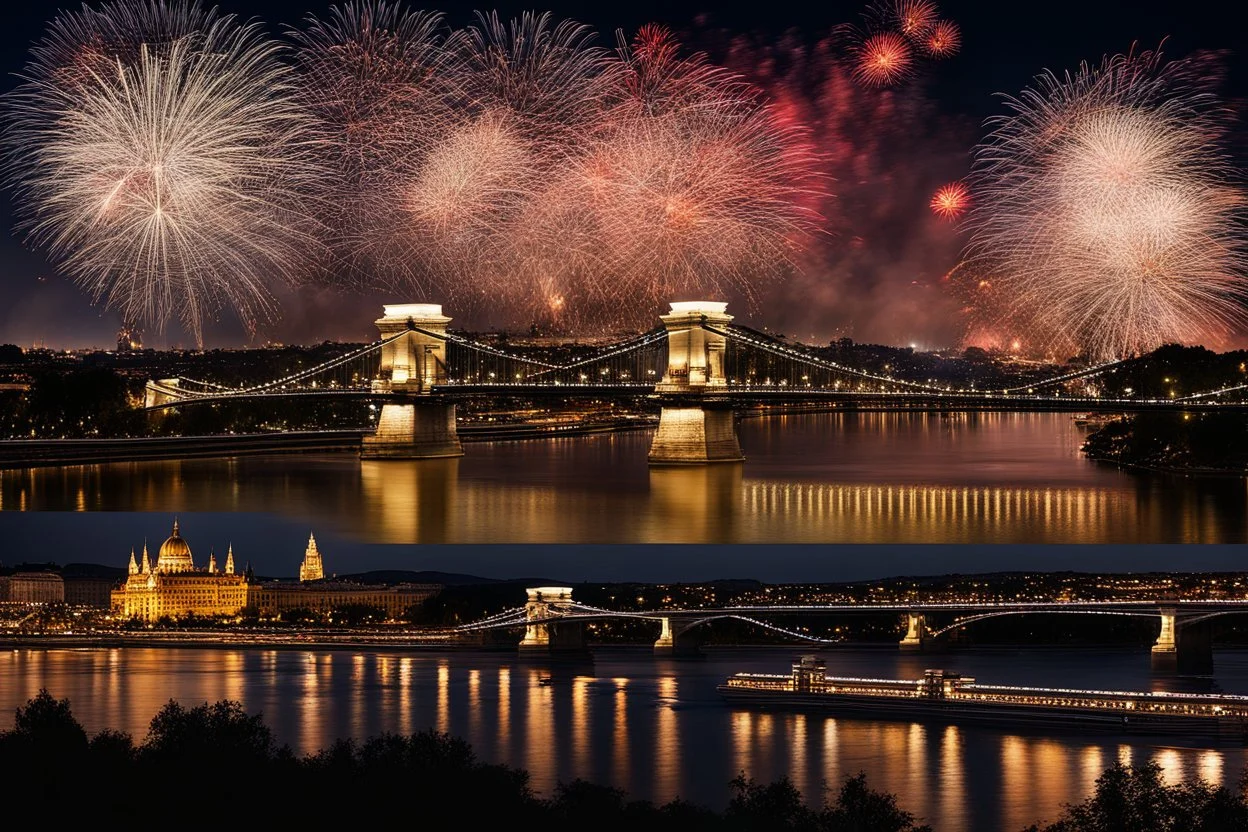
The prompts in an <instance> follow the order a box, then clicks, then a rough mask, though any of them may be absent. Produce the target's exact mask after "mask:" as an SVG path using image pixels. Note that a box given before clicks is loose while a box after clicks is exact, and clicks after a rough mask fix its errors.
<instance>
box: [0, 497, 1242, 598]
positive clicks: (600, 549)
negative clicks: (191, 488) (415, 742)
mask: <svg viewBox="0 0 1248 832" xmlns="http://www.w3.org/2000/svg"><path fill="white" fill-rule="evenodd" d="M172 523H173V515H172V514H165V513H149V512H121V511H87V512H59V511H36V512H18V511H4V512H0V540H3V541H4V545H3V547H0V565H5V566H12V565H14V564H16V563H19V562H23V561H25V562H32V563H41V562H46V561H55V562H57V563H60V564H66V563H99V564H104V565H107V566H115V567H119V568H120V567H124V566H125V565H126V562H127V560H128V559H129V557H130V548H131V547H132V546H133V547H134V548H135V549H136V551H137V550H141V549H142V546H143V541H144V540H145V539H146V540H147V543H148V547H149V552H150V553H151V556H152V557H153V558H155V557H156V552H157V550H158V549H159V548H160V544H161V543H162V542H164V540H165V538H166V537H168V535H169V530H170V526H171V525H172ZM179 523H180V527H181V534H182V536H183V537H184V538H185V539H186V541H187V542H188V543H189V544H190V546H191V550H192V553H193V555H194V558H195V562H196V564H197V565H199V566H201V567H202V566H203V565H204V564H206V563H207V561H208V553H209V551H210V550H212V551H215V553H216V555H217V561H218V563H224V561H225V551H226V547H227V546H229V545H230V544H231V543H232V544H233V545H234V556H235V560H236V562H237V565H238V568H239V569H240V570H241V569H242V568H243V567H244V566H245V565H246V564H251V565H252V567H253V568H254V569H255V570H256V572H257V574H259V575H262V576H265V577H292V576H295V575H297V574H298V572H299V563H300V561H301V560H302V559H303V551H304V547H305V546H306V545H307V542H308V532H309V531H313V532H315V534H316V542H317V548H318V550H319V551H320V552H321V556H322V557H323V558H324V562H325V571H326V573H327V574H329V573H336V574H339V575H345V574H352V573H358V572H365V571H369V570H377V569H403V570H414V571H424V570H432V571H440V572H452V573H457V574H465V575H475V576H478V577H483V578H496V579H513V578H514V579H520V578H527V579H536V580H543V581H558V582H571V583H577V582H583V581H603V582H611V581H620V582H628V581H640V582H656V583H663V582H695V581H708V580H716V579H720V578H742V579H755V580H761V581H764V582H767V583H785V582H794V583H799V582H834V581H857V580H870V579H874V578H883V577H890V576H898V575H939V574H952V573H963V574H973V573H983V572H1009V571H1025V570H1030V571H1057V572H1060V571H1076V572H1150V571H1157V572H1172V571H1175V570H1179V571H1191V572H1201V571H1210V572H1242V571H1244V547H1243V546H1242V545H1201V546H1192V545H1182V544H1158V545H1149V546H1126V545H1115V544H1104V545H927V546H915V545H889V544H874V545H873V544H862V545H858V544H842V545H836V546H817V545H785V546H760V545H735V546H723V545H703V544H673V545H666V544H648V545H572V544H567V545H560V546H550V545H517V544H504V543H500V544H498V545H472V544H461V545H454V544H421V545H393V544H376V543H365V542H362V541H360V540H358V539H354V538H352V537H349V536H345V535H337V534H334V533H332V532H330V531H329V530H327V529H325V528H313V529H309V528H308V526H307V524H306V522H305V521H301V520H296V519H294V518H291V517H287V516H283V515H279V514H270V513H264V512H215V513H214V512H190V513H188V512H183V513H182V514H181V515H179Z"/></svg>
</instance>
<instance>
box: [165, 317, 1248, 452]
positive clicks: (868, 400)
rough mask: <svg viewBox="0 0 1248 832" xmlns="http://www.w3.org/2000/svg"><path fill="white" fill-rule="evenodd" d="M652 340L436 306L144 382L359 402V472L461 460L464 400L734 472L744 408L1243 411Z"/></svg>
mask: <svg viewBox="0 0 1248 832" xmlns="http://www.w3.org/2000/svg"><path fill="white" fill-rule="evenodd" d="M661 320H662V324H663V325H662V326H661V327H658V328H656V329H654V330H651V331H649V332H646V333H643V334H641V335H639V336H636V337H633V338H630V339H627V340H625V341H622V342H620V343H617V344H611V345H608V346H606V347H603V348H601V349H599V350H598V351H596V352H595V353H593V354H592V355H588V356H585V357H582V358H578V359H575V360H572V361H567V362H565V363H562V364H554V363H550V362H549V361H545V360H542V359H539V358H536V357H534V356H531V355H525V354H523V353H522V352H520V351H516V350H515V349H511V350H507V349H503V348H500V347H499V346H496V345H493V344H488V343H484V342H481V341H474V340H471V339H469V338H466V337H463V336H460V335H456V334H454V333H452V332H450V331H449V330H448V329H447V326H448V324H449V323H450V321H451V319H450V318H449V317H446V316H445V315H443V314H442V307H441V306H439V305H436V304H407V305H396V306H387V307H385V314H384V316H383V317H382V318H380V319H379V320H378V321H377V326H378V328H379V330H380V332H381V339H380V340H379V341H377V342H376V343H373V344H370V345H368V346H367V347H364V348H362V349H360V350H356V351H355V352H352V353H348V354H346V355H343V356H340V357H338V358H335V359H332V360H331V361H328V362H325V363H323V364H320V365H317V366H315V367H311V368H308V369H305V370H300V371H298V372H295V373H292V374H290V375H288V376H286V377H284V378H280V379H273V380H270V381H266V382H262V383H259V384H253V385H250V386H243V387H229V386H225V385H221V384H218V383H214V382H209V381H201V380H193V379H187V378H173V379H161V380H153V381H150V382H148V385H147V396H146V406H147V408H148V409H149V410H151V411H159V410H165V409H169V408H179V407H189V406H193V405H199V406H203V405H212V404H217V403H222V402H229V401H250V400H260V399H265V398H292V397H342V396H347V397H360V398H369V399H374V400H378V401H381V402H382V408H381V414H380V416H379V417H378V420H377V425H376V430H375V432H374V434H373V435H371V436H366V437H365V440H364V447H363V451H362V455H363V456H364V457H365V458H384V459H395V458H404V459H421V458H436V457H450V456H459V455H461V454H462V453H463V450H462V446H461V444H460V440H459V436H458V433H457V430H456V423H455V403H456V401H459V400H462V399H464V398H466V397H474V396H492V397H500V396H501V397H506V396H521V397H536V396H555V397H561V398H568V397H578V396H579V397H586V396H592V397H593V398H595V399H603V398H613V397H639V396H646V397H654V398H655V399H657V402H658V404H659V405H660V420H659V427H658V430H657V431H656V432H655V435H654V440H653V442H652V444H651V446H650V452H649V460H650V462H651V464H655V465H669V464H697V463H707V462H735V461H739V460H741V459H742V454H741V448H740V446H739V443H738V440H737V430H736V426H735V424H734V418H733V411H734V409H735V408H738V407H742V406H745V405H748V404H751V403H760V402H761V403H801V402H822V403H837V404H842V405H846V406H889V407H897V408H906V409H911V410H1011V411H1017V410H1062V411H1075V410H1085V409H1089V408H1099V409H1113V410H1163V411H1165V410H1170V411H1178V410H1202V409H1226V408H1248V402H1246V401H1244V400H1243V396H1242V395H1237V394H1242V393H1243V391H1244V390H1245V389H1248V385H1240V386H1236V387H1230V388H1226V389H1221V390H1211V391H1207V392H1203V393H1199V394H1195V395H1190V396H1185V397H1183V398H1176V399H1139V398H1111V397H1103V396H1093V395H1070V394H1069V393H1063V389H1062V388H1063V386H1064V385H1069V384H1071V383H1074V382H1078V381H1081V380H1085V379H1091V378H1094V377H1096V376H1099V375H1102V374H1105V373H1112V372H1114V371H1115V370H1116V368H1117V367H1118V366H1119V365H1120V363H1121V362H1114V363H1109V364H1102V365H1098V366H1094V367H1088V368H1085V369H1081V370H1077V371H1075V372H1069V373H1064V374H1062V375H1058V376H1054V377H1052V378H1048V379H1044V380H1042V381H1037V382H1033V383H1030V384H1028V385H1026V386H1024V387H1006V388H1000V389H992V390H976V389H974V388H973V387H968V388H955V387H953V386H951V385H944V386H942V385H937V384H932V383H929V382H920V381H913V380H908V379H904V378H899V377H895V376H890V375H885V374H881V373H878V372H873V371H870V370H865V369H861V368H855V367H850V366H847V365H844V364H840V363H837V362H834V361H830V360H828V359H826V358H823V357H821V356H819V355H818V354H816V353H814V352H812V351H810V350H809V349H807V348H805V347H802V346H800V345H794V344H790V343H788V342H786V341H785V340H783V339H780V338H776V337H774V336H772V335H769V334H767V333H764V332H759V331H757V330H753V329H750V328H748V327H743V326H740V325H737V324H733V323H732V316H731V315H729V314H727V312H726V304H724V303H715V302H687V303H673V304H672V306H671V311H670V312H669V313H668V314H666V315H663V316H661Z"/></svg>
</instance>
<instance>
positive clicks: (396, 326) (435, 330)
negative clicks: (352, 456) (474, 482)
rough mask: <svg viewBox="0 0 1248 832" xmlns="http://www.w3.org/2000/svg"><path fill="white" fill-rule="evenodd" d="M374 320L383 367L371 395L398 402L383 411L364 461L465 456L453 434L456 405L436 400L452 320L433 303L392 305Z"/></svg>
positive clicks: (443, 374)
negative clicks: (375, 394) (380, 346)
mask: <svg viewBox="0 0 1248 832" xmlns="http://www.w3.org/2000/svg"><path fill="white" fill-rule="evenodd" d="M383 311H384V314H383V315H382V316H381V317H380V318H378V319H377V321H376V323H377V330H378V331H379V332H380V333H381V338H382V342H383V343H382V348H381V366H380V369H379V371H378V377H377V378H376V379H375V380H374V381H373V392H375V393H378V394H379V395H383V396H391V397H396V398H398V399H399V400H398V401H388V402H386V403H385V404H383V405H382V407H381V413H380V414H379V415H378V417H377V427H376V430H375V431H374V433H373V435H372V436H366V437H364V444H363V446H362V448H361V449H360V456H361V457H363V458H364V459H435V458H438V457H448V456H463V455H464V447H463V445H461V444H460V443H459V433H458V432H457V431H456V430H455V405H454V404H451V403H449V402H447V401H444V400H443V399H441V398H440V397H438V396H436V395H434V388H435V387H437V385H439V384H445V383H446V327H447V325H448V324H449V323H450V322H451V319H450V318H448V317H447V316H445V315H443V314H442V307H441V305H439V304H436V303H405V304H392V305H389V306H386V307H384V310H383Z"/></svg>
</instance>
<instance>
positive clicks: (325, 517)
mask: <svg viewBox="0 0 1248 832" xmlns="http://www.w3.org/2000/svg"><path fill="white" fill-rule="evenodd" d="M800 418H801V420H802V424H801V425H800V426H797V427H794V426H793V423H792V421H791V420H785V421H783V422H782V421H781V420H778V419H765V420H750V421H747V422H744V423H743V425H742V428H743V431H744V432H745V439H746V441H747V446H748V447H749V448H755V447H759V448H763V449H765V453H761V454H759V455H757V456H752V460H753V461H751V462H749V463H747V464H746V465H711V466H664V467H652V468H649V469H647V466H646V465H645V463H644V461H643V458H644V455H645V452H646V446H647V443H648V442H649V436H648V435H647V434H646V433H644V432H635V433H628V434H614V435H601V436H598V437H594V438H591V439H588V440H580V439H566V438H565V439H550V440H539V441H536V442H532V443H529V442H500V443H486V444H485V445H481V446H474V448H473V454H472V455H471V456H470V457H468V458H463V459H454V458H452V459H436V460H360V459H358V458H355V457H354V455H348V454H337V455H323V456H306V455H294V456H286V457H281V458H273V457H268V458H266V457H238V458H235V459H209V460H169V461H148V462H137V463H111V464H105V465H79V466H66V467H50V468H28V469H19V470H6V471H0V510H4V511H13V510H41V511H104V512H108V511H152V512H197V511H204V512H240V511H242V512H267V513H270V514H272V515H275V516H279V517H287V518H299V521H298V522H299V523H300V525H302V524H303V523H305V522H307V521H309V520H310V521H313V522H314V523H315V525H316V526H317V528H318V529H319V528H324V529H325V531H326V533H334V532H336V533H339V534H345V535H348V536H349V537H352V538H355V539H357V540H360V541H361V542H370V543H497V542H500V541H505V542H509V543H555V542H558V543H776V542H785V543H832V542H856V543H945V544H950V543H960V544H962V543H974V544H980V543H1028V544H1035V543H1105V542H1115V543H1157V542H1219V543H1234V542H1243V541H1244V540H1245V539H1246V538H1248V519H1246V517H1245V514H1244V494H1245V492H1244V486H1243V484H1242V482H1239V481H1230V480H1220V479H1218V480H1199V479H1181V480H1175V481H1170V480H1168V479H1166V480H1160V479H1159V478H1157V477H1149V476H1144V477H1139V476H1134V475H1130V474H1126V473H1123V472H1121V471H1118V470H1116V469H1113V468H1109V467H1106V466H1099V465H1095V464H1092V463H1088V462H1086V461H1083V460H1081V459H1079V458H1078V457H1077V456H1075V455H1074V454H1073V453H1070V452H1065V451H1063V452H1061V453H1056V454H1055V453H1054V452H1053V451H1051V450H1050V448H1052V447H1060V448H1063V449H1065V448H1067V447H1072V446H1073V445H1074V444H1075V443H1076V442H1077V434H1078V430H1077V429H1076V428H1074V427H1072V426H1071V424H1070V422H1069V420H1068V419H1065V418H1063V417H1059V416H1052V415H1043V414H1041V415H1036V414H1025V415H1008V416H1007V415H995V414H987V415H983V414H980V415H975V416H972V417H970V419H969V420H966V421H964V420H961V419H958V420H955V421H953V422H952V423H949V424H944V425H943V432H941V431H938V430H937V429H936V428H937V427H938V426H933V428H932V430H931V431H929V430H927V429H926V428H925V427H924V426H923V425H919V424H916V421H920V420H921V421H940V417H924V416H921V415H907V416H897V415H895V414H879V413H872V414H854V415H837V414H827V415H819V416H807V417H800ZM882 423H883V425H884V426H883V427H882V426H881V424H882ZM894 423H897V424H901V425H904V426H905V427H907V429H908V433H906V434H905V435H904V436H901V435H900V434H899V432H897V431H895V430H894V429H893V427H891V426H892V425H894ZM868 428H869V429H868ZM886 430H887V431H890V432H887V433H886V432H884V431H886ZM1020 432H1021V436H1022V437H1023V438H1020ZM1028 437H1030V438H1028ZM933 443H942V444H940V445H934V444H933ZM1019 443H1022V444H1023V445H1024V447H1025V448H1030V449H1032V450H1030V451H1027V450H1025V451H1023V452H1020V451H1019V450H1018V449H1017V446H1018V444H1019ZM949 449H958V450H959V452H960V453H963V454H965V455H969V456H970V457H972V458H974V457H977V456H979V455H981V454H983V453H993V454H997V455H998V456H999V457H1001V458H1002V459H1005V460H1007V462H1006V463H1004V464H1003V465H997V466H995V467H988V468H983V467H981V466H980V465H978V464H977V463H972V462H957V463H956V464H949V465H946V464H945V463H944V462H943V459H944V456H945V455H946V453H949V452H951V451H950V450H949ZM909 458H914V459H915V460H916V461H915V462H914V463H913V464H911V465H909V466H906V467H904V468H902V469H900V470H898V468H897V464H896V460H899V459H900V460H904V459H909ZM1037 459H1038V460H1040V462H1034V460H1037ZM1019 460H1022V461H1019ZM1027 460H1033V462H1031V463H1029V462H1028V461H1027ZM1003 467H1004V470H1002V469H1003ZM997 476H1001V477H1008V478H1011V480H1012V484H1011V485H1008V486H1007V485H994V484H992V480H993V479H994V478H996V477H997ZM818 478H822V480H820V479H818ZM935 478H939V479H937V481H936V482H934V483H925V482H924V480H929V479H935ZM941 479H943V480H944V481H945V483H943V484H942V483H941V481H940V480H941ZM1046 482H1054V483H1060V485H1057V484H1055V485H1053V486H1048V485H1045V483H1046ZM604 518H607V519H606V521H605V522H604ZM691 557H692V556H691ZM743 557H744V556H743ZM806 557H807V558H809V559H810V560H811V562H814V560H815V559H817V558H823V557H831V558H832V559H833V561H835V560H836V557H835V556H831V555H816V554H814V553H809V554H808V555H807V556H806ZM931 557H932V558H933V559H935V558H938V557H939V558H945V559H946V560H944V561H943V566H942V568H948V564H949V563H960V562H962V559H961V558H960V557H959V556H958V555H956V554H955V553H952V552H946V553H944V554H943V555H938V554H936V553H932V554H931ZM977 558H978V565H977V566H976V567H975V568H976V570H977V571H983V570H984V569H985V568H988V569H995V568H1005V569H1010V568H1017V566H1018V565H1019V564H1020V563H1021V561H1020V560H1019V559H1017V558H1015V557H1014V556H1013V553H1012V552H1007V551H1006V550H1002V551H1001V553H1000V555H999V556H997V557H993V558H991V559H988V558H987V557H986V556H985V555H979V556H977ZM971 560H976V558H971ZM986 560H987V561H988V562H987V563H985V561H986ZM1113 560H1114V559H1113V558H1099V563H1101V564H1102V565H1101V566H1098V567H1097V568H1105V566H1104V564H1105V563H1106V562H1112V561H1113ZM1158 560H1160V558H1153V562H1154V563H1156V562H1157V561H1158ZM690 562H692V561H690ZM797 562H798V558H797V556H793V558H791V559H790V560H789V563H791V564H793V565H796V564H797ZM1031 562H1032V563H1035V562H1036V556H1034V553H1033V557H1031ZM894 563H896V562H894ZM830 566H831V565H830ZM1124 566H1125V564H1124V565H1122V566H1116V567H1115V568H1124ZM734 568H735V567H734ZM742 568H745V565H742ZM891 568H921V567H920V566H918V565H916V564H913V563H912V564H910V565H909V566H905V567H902V566H897V565H894V566H893V567H891ZM959 568H966V567H959ZM1135 568H1139V563H1138V562H1137V563H1136V566H1135ZM1159 568H1164V567H1159ZM555 574H558V573H555ZM569 574H578V573H576V572H572V573H569ZM739 574H747V572H745V571H742V572H739Z"/></svg>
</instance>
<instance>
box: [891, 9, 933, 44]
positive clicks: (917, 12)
mask: <svg viewBox="0 0 1248 832" xmlns="http://www.w3.org/2000/svg"><path fill="white" fill-rule="evenodd" d="M892 12H893V17H894V18H895V20H896V23H897V28H898V29H900V30H901V33H902V34H903V35H905V36H906V37H908V38H910V39H912V40H916V41H917V40H922V39H923V38H925V37H927V35H928V34H929V33H930V32H931V31H932V27H933V26H935V25H936V17H937V11H936V4H935V3H932V2H930V0H896V2H895V3H894V4H893V9H892Z"/></svg>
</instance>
